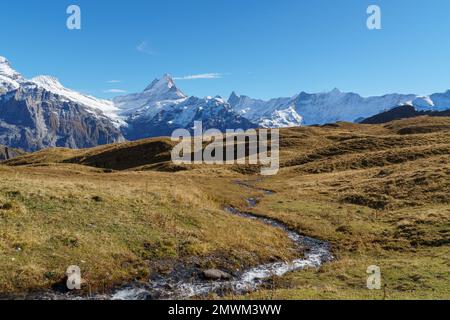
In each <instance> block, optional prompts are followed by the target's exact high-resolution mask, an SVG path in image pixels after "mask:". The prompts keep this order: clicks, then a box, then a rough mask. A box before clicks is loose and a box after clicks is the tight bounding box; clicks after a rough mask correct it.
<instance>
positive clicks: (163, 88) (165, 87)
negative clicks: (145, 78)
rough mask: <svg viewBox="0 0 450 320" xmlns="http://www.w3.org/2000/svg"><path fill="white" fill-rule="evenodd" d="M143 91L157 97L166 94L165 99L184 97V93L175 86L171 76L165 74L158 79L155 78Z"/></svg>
mask: <svg viewBox="0 0 450 320" xmlns="http://www.w3.org/2000/svg"><path fill="white" fill-rule="evenodd" d="M144 93H146V94H151V95H155V96H159V97H164V96H166V98H167V99H180V98H185V97H186V96H185V95H184V93H183V92H182V91H181V90H179V89H178V88H177V86H176V85H175V81H174V80H173V78H172V76H171V75H169V74H165V75H164V76H162V78H160V79H155V80H153V81H152V83H151V84H150V85H149V86H148V87H147V88H145V90H144Z"/></svg>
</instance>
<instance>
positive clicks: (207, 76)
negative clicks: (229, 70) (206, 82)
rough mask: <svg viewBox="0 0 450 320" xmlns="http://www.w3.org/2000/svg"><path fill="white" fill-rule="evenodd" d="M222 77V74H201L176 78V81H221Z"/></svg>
mask: <svg viewBox="0 0 450 320" xmlns="http://www.w3.org/2000/svg"><path fill="white" fill-rule="evenodd" d="M222 77H223V74H222V73H201V74H192V75H189V76H184V77H175V78H174V80H198V79H220V78H222Z"/></svg>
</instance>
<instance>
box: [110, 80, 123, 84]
mask: <svg viewBox="0 0 450 320" xmlns="http://www.w3.org/2000/svg"><path fill="white" fill-rule="evenodd" d="M107 82H108V83H121V82H122V80H108V81H107Z"/></svg>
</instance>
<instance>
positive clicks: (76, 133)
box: [0, 57, 125, 151]
mask: <svg viewBox="0 0 450 320" xmlns="http://www.w3.org/2000/svg"><path fill="white" fill-rule="evenodd" d="M0 77H1V78H0V81H1V82H0V144H3V145H6V146H9V147H18V148H22V149H24V150H27V151H34V150H39V149H42V148H46V147H68V148H86V147H93V146H97V145H99V144H106V143H113V142H120V141H124V138H123V135H122V133H121V132H120V130H119V127H121V126H123V125H124V124H125V123H124V122H123V121H122V120H121V118H120V117H119V116H118V115H117V112H116V111H115V110H116V107H115V106H114V104H113V103H112V102H110V101H105V100H99V99H96V98H93V97H90V96H86V95H82V94H80V93H77V92H75V91H73V90H69V89H67V88H64V87H63V86H62V85H61V83H59V81H58V80H57V79H55V78H53V77H48V76H39V77H36V78H33V79H31V80H27V79H25V78H24V77H23V76H22V75H20V74H19V73H18V72H17V71H15V70H13V69H12V68H11V65H10V63H9V62H8V60H6V58H3V57H0Z"/></svg>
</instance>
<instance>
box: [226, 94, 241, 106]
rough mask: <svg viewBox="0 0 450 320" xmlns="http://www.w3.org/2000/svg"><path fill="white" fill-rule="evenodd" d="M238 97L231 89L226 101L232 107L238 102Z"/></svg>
mask: <svg viewBox="0 0 450 320" xmlns="http://www.w3.org/2000/svg"><path fill="white" fill-rule="evenodd" d="M240 99H241V98H240V97H239V96H238V95H237V94H236V92H234V91H233V92H232V93H231V95H230V97H229V98H228V103H229V104H231V106H233V107H234V106H236V105H237V104H238V103H239V101H240Z"/></svg>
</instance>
